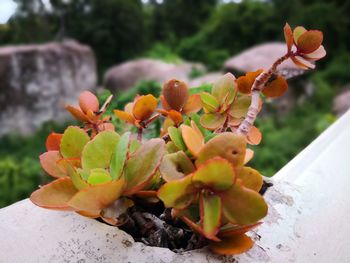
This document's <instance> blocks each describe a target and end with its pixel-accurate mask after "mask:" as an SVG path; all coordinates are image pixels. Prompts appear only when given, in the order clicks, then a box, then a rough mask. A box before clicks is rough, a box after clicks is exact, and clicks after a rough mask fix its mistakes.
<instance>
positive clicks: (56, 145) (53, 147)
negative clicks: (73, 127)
mask: <svg viewBox="0 0 350 263" xmlns="http://www.w3.org/2000/svg"><path fill="white" fill-rule="evenodd" d="M61 139H62V134H60V133H55V132H52V133H50V135H49V136H48V137H47V139H46V143H45V146H46V150H47V151H59V150H60V144H61Z"/></svg>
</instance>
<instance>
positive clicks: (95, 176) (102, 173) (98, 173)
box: [88, 168, 112, 185]
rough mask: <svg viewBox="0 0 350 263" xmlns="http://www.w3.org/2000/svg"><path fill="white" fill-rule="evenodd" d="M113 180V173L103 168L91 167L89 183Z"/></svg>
mask: <svg viewBox="0 0 350 263" xmlns="http://www.w3.org/2000/svg"><path fill="white" fill-rule="evenodd" d="M110 181H112V177H111V175H110V174H109V173H108V172H107V171H106V170H105V169H102V168H95V169H91V171H90V175H89V178H88V183H89V184H91V185H98V184H104V183H108V182H110Z"/></svg>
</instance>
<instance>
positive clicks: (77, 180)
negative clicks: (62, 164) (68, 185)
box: [66, 163, 89, 190]
mask: <svg viewBox="0 0 350 263" xmlns="http://www.w3.org/2000/svg"><path fill="white" fill-rule="evenodd" d="M66 169H67V172H68V174H69V176H70V179H71V180H72V183H73V185H74V187H75V188H76V189H78V190H80V189H84V188H86V187H88V186H89V184H88V183H87V182H86V181H85V180H84V179H83V178H82V177H81V175H80V173H79V172H78V170H77V169H75V168H74V167H73V166H72V165H71V164H70V163H67V164H66Z"/></svg>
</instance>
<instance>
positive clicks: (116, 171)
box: [110, 132, 130, 180]
mask: <svg viewBox="0 0 350 263" xmlns="http://www.w3.org/2000/svg"><path fill="white" fill-rule="evenodd" d="M129 139H130V132H127V133H124V134H123V135H122V136H121V137H120V140H119V142H118V143H117V146H116V147H115V151H114V153H113V155H112V161H111V167H110V172H111V176H112V179H113V180H115V179H119V178H120V176H121V175H122V172H123V168H124V164H125V161H126V157H127V155H128V147H129Z"/></svg>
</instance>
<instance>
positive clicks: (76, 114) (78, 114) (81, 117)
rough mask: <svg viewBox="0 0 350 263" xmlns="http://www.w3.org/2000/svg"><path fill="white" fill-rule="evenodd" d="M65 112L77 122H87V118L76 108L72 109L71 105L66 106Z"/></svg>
mask: <svg viewBox="0 0 350 263" xmlns="http://www.w3.org/2000/svg"><path fill="white" fill-rule="evenodd" d="M66 110H67V111H69V112H70V113H71V114H72V115H73V116H74V118H76V119H77V120H79V121H84V122H85V121H88V120H89V119H88V117H87V116H86V115H85V114H84V113H83V112H82V111H81V110H79V109H78V108H75V107H73V106H72V105H66Z"/></svg>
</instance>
